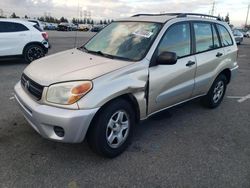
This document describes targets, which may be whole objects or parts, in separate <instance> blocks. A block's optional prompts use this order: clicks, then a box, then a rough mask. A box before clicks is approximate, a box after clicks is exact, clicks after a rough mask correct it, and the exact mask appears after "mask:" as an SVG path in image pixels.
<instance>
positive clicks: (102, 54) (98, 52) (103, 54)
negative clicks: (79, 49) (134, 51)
mask: <svg viewBox="0 0 250 188" xmlns="http://www.w3.org/2000/svg"><path fill="white" fill-rule="evenodd" d="M84 50H86V51H87V53H91V54H97V55H101V56H103V57H107V58H111V59H113V58H114V56H113V55H109V54H105V53H103V52H102V51H92V50H88V49H86V48H85V47H84Z"/></svg>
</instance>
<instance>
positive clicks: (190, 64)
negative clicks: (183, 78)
mask: <svg viewBox="0 0 250 188" xmlns="http://www.w3.org/2000/svg"><path fill="white" fill-rule="evenodd" d="M194 64H195V62H194V61H189V62H188V63H187V64H186V66H187V67H191V66H193V65H194Z"/></svg>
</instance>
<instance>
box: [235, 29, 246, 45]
mask: <svg viewBox="0 0 250 188" xmlns="http://www.w3.org/2000/svg"><path fill="white" fill-rule="evenodd" d="M233 35H234V38H235V41H236V43H237V44H238V45H240V44H241V43H242V42H243V38H244V35H243V34H242V33H241V32H240V31H239V30H238V29H234V30H233Z"/></svg>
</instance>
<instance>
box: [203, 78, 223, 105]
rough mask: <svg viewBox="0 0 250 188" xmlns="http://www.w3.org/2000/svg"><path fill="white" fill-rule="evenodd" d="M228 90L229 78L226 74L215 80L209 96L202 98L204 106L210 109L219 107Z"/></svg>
mask: <svg viewBox="0 0 250 188" xmlns="http://www.w3.org/2000/svg"><path fill="white" fill-rule="evenodd" d="M226 88H227V78H226V76H225V75H224V74H221V75H219V76H218V77H217V78H216V79H215V81H214V83H213V85H212V86H211V88H210V89H209V92H208V93H207V95H206V96H205V97H203V98H202V103H203V105H204V106H206V107H208V108H216V107H218V106H219V105H220V103H221V102H222V100H223V97H224V95H225V92H226Z"/></svg>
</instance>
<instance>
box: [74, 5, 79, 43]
mask: <svg viewBox="0 0 250 188" xmlns="http://www.w3.org/2000/svg"><path fill="white" fill-rule="evenodd" d="M79 1H80V0H78V5H77V16H76V18H77V19H76V22H77V23H76V24H77V28H76V31H75V44H74V48H76V46H77V34H78V32H77V29H78V25H79V22H78V20H79V17H78V13H79V11H80V5H79V4H80V2H79Z"/></svg>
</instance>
